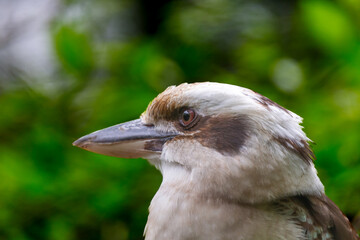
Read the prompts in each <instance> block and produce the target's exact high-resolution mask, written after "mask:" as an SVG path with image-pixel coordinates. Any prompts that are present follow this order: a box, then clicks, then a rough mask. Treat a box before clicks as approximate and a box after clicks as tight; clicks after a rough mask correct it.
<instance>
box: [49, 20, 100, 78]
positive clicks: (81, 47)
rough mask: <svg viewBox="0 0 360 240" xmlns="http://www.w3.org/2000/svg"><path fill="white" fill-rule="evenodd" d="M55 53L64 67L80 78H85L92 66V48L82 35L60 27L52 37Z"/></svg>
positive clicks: (68, 27)
mask: <svg viewBox="0 0 360 240" xmlns="http://www.w3.org/2000/svg"><path fill="white" fill-rule="evenodd" d="M54 41H55V49H56V53H57V55H58V57H59V59H60V60H61V62H62V63H63V65H64V67H65V68H66V69H67V70H68V71H69V72H72V73H75V74H76V75H78V76H80V77H83V78H85V77H87V76H89V74H90V73H91V71H92V67H93V65H94V56H93V55H94V53H93V46H92V45H91V42H90V39H89V37H88V36H87V35H85V34H84V33H80V32H77V31H76V30H75V29H74V28H72V27H70V26H62V27H60V28H59V29H58V31H57V32H56V33H55V35H54Z"/></svg>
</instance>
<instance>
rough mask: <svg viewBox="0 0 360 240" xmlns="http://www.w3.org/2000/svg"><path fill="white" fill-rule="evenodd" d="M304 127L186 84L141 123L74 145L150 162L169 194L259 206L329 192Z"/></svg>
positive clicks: (276, 110) (260, 101) (270, 106)
mask: <svg viewBox="0 0 360 240" xmlns="http://www.w3.org/2000/svg"><path fill="white" fill-rule="evenodd" d="M301 122H302V118H301V117H299V116H298V115H296V114H294V113H292V112H291V111H289V110H287V109H285V108H283V107H281V106H280V105H278V104H276V103H275V102H273V101H271V100H270V99H268V98H266V97H264V96H262V95H260V94H258V93H256V92H254V91H252V90H250V89H246V88H242V87H238V86H233V85H228V84H220V83H210V82H205V83H194V84H186V83H184V84H181V85H179V86H171V87H169V88H167V89H166V90H165V91H164V92H162V93H161V94H159V95H158V96H157V97H156V98H155V99H154V100H153V101H152V102H150V104H149V106H148V107H147V109H146V111H145V112H144V113H143V114H142V115H141V117H140V119H137V120H134V121H130V122H127V123H123V124H118V125H115V126H112V127H109V128H105V129H103V130H99V131H96V132H94V133H91V134H89V135H86V136H84V137H82V138H80V139H78V140H77V141H75V142H74V145H75V146H78V147H80V148H83V149H86V150H89V151H92V152H96V153H100V154H105V155H110V156H116V157H122V158H138V157H142V158H146V159H148V160H149V161H150V163H152V164H154V165H155V166H156V167H157V168H158V169H159V170H160V171H161V172H162V174H163V183H162V184H163V185H164V186H168V188H169V189H171V191H187V192H190V193H192V192H193V193H194V194H197V195H199V196H200V197H203V198H216V199H224V200H227V201H240V202H245V203H260V202H266V201H271V200H274V199H278V198H282V197H286V196H292V195H294V194H307V195H320V194H322V193H323V191H324V187H323V185H322V183H321V182H320V180H319V178H318V177H317V173H316V170H315V167H314V164H313V158H314V155H313V152H312V150H311V148H310V147H309V143H308V142H309V141H310V139H308V138H307V137H306V135H305V133H304V132H303V130H302V126H301V125H300V124H301Z"/></svg>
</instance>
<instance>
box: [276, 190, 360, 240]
mask: <svg viewBox="0 0 360 240" xmlns="http://www.w3.org/2000/svg"><path fill="white" fill-rule="evenodd" d="M277 205H278V207H279V210H280V212H281V213H282V214H288V215H290V218H291V219H292V220H293V221H295V222H296V223H297V224H298V225H300V226H301V227H302V228H303V229H304V234H305V239H308V240H324V239H325V240H358V239H360V238H359V237H358V236H357V234H356V232H355V230H354V229H353V228H352V226H351V224H350V222H349V220H348V219H347V217H346V216H345V215H344V214H343V213H342V212H341V210H340V209H339V208H338V207H337V206H336V205H335V203H333V202H332V201H331V200H330V199H329V198H328V197H327V196H326V195H322V196H321V197H316V196H294V197H290V198H286V199H283V200H281V201H279V202H277Z"/></svg>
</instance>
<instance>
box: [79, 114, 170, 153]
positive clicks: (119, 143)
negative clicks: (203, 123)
mask: <svg viewBox="0 0 360 240" xmlns="http://www.w3.org/2000/svg"><path fill="white" fill-rule="evenodd" d="M176 135H177V133H176V132H162V131H159V130H156V129H155V127H154V126H152V125H145V124H143V123H141V120H140V119H137V120H134V121H130V122H126V123H122V124H118V125H115V126H112V127H108V128H105V129H102V130H99V131H96V132H93V133H90V134H88V135H86V136H83V137H81V138H79V139H78V140H76V141H75V142H73V145H74V146H77V147H80V148H83V149H85V150H88V151H91V152H95V153H100V154H104V155H109V156H114V157H121V158H139V157H142V158H147V157H149V156H151V155H154V154H160V153H161V150H162V148H163V145H164V144H165V142H166V141H168V140H170V139H172V138H173V137H175V136H176Z"/></svg>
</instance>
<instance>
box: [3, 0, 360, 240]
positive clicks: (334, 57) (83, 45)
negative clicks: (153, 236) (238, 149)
mask: <svg viewBox="0 0 360 240" xmlns="http://www.w3.org/2000/svg"><path fill="white" fill-rule="evenodd" d="M0 33H1V34H0V106H1V108H0V109H1V114H0V179H1V181H0V193H1V197H0V239H16V240H30V239H31V240H32V239H36V240H42V239H54V240H64V239H69V240H71V239H88V240H91V239H94V240H97V239H102V240H110V239H111V240H116V239H124V240H126V239H142V233H143V229H144V226H145V223H146V218H147V214H148V210H147V208H148V206H149V203H150V201H151V198H152V196H153V195H154V193H155V192H156V190H157V188H158V186H159V185H160V182H161V175H160V173H159V172H157V171H156V170H155V168H153V167H152V166H150V165H149V164H148V163H147V162H146V161H145V160H143V159H117V158H113V157H106V156H101V155H97V154H94V153H90V152H86V151H83V150H80V149H78V148H75V147H72V145H71V143H72V142H73V141H74V140H76V139H77V138H78V137H80V136H82V135H85V134H87V133H89V132H92V131H94V130H97V129H100V128H104V127H107V126H110V125H114V124H117V123H120V122H124V121H128V120H132V119H135V118H138V116H139V115H140V114H141V113H142V112H143V111H144V110H145V108H146V106H147V105H148V103H149V101H151V100H152V99H153V98H154V97H155V96H156V95H157V94H158V93H159V92H161V91H163V90H164V89H165V88H166V87H167V86H169V85H177V84H180V83H182V82H197V81H215V82H224V83H230V84H235V85H240V86H243V87H248V88H251V89H253V90H254V91H257V92H259V93H261V94H263V95H266V96H268V97H269V98H271V99H272V100H274V101H276V102H278V103H279V104H281V105H282V106H284V107H286V108H288V109H290V110H291V111H293V112H295V113H297V114H299V115H300V116H302V117H304V124H303V125H304V127H305V132H306V133H307V135H308V136H309V138H311V139H312V140H313V141H314V142H315V143H316V144H313V149H314V151H315V154H316V156H317V159H316V161H315V165H316V167H317V169H318V172H319V175H320V178H321V179H322V181H323V183H324V185H325V186H326V193H327V195H328V196H329V197H330V198H331V199H333V200H334V202H335V203H336V204H337V205H338V206H339V207H340V208H341V209H342V210H343V212H344V213H345V214H347V215H348V216H349V217H350V218H351V219H355V218H356V216H357V215H358V214H359V213H360V147H359V144H360V105H359V104H360V3H359V1H357V0H336V1H325V0H304V1H276V0H271V1H260V0H259V1H256V0H255V1H254V0H242V1H237V0H235V1H234V0H221V1H220V0H194V1H185V0H182V1H180V0H178V1H164V0H162V1H146V0H138V1H129V0H124V1H118V0H103V1H95V0H86V1H85V0H63V1H61V0H33V1H26V0H15V1H12V0H3V1H1V2H0Z"/></svg>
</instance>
